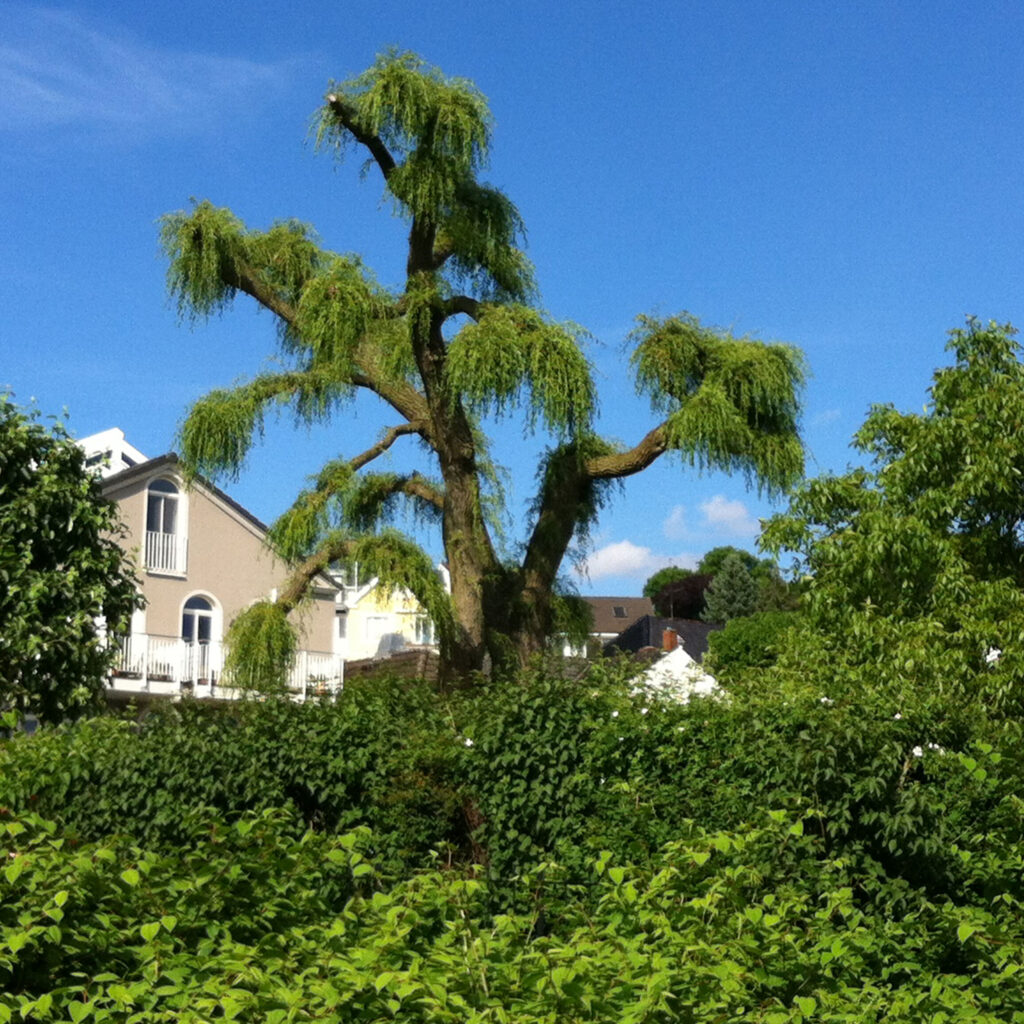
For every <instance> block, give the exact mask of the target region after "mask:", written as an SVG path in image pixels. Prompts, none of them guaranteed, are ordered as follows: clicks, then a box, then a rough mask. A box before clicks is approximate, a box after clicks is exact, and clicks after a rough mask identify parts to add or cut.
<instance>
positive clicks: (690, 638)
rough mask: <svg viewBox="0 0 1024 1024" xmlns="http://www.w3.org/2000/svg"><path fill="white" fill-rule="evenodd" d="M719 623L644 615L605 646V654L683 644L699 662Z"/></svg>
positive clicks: (691, 656) (671, 648)
mask: <svg viewBox="0 0 1024 1024" xmlns="http://www.w3.org/2000/svg"><path fill="white" fill-rule="evenodd" d="M721 628H722V626H721V625H720V624H719V623H712V622H703V621H701V620H700V619H667V618H662V617H661V616H658V615H643V616H641V617H640V618H639V619H637V620H636V621H635V622H632V623H630V624H629V626H627V627H626V628H625V629H624V630H623V631H622V632H621V633H620V634H619V635H618V636H617V637H614V638H613V639H612V640H610V641H609V642H608V643H606V644H605V646H604V653H605V654H606V655H608V654H615V653H616V652H617V651H621V652H623V653H625V654H637V653H639V652H640V651H645V650H652V649H653V650H673V649H675V647H676V646H678V647H681V648H682V649H683V650H684V651H686V653H687V654H688V655H689V657H690V658H692V659H693V660H694V661H696V662H699V661H700V660H701V659H702V658H703V657H704V654H705V653H706V652H707V649H708V637H709V636H710V635H711V634H712V633H713V632H714V631H715V630H716V629H721ZM666 633H672V634H674V636H675V640H674V641H672V642H671V643H670V644H668V645H666V643H665V635H666Z"/></svg>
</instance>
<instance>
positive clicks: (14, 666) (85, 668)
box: [0, 395, 138, 721]
mask: <svg viewBox="0 0 1024 1024" xmlns="http://www.w3.org/2000/svg"><path fill="white" fill-rule="evenodd" d="M120 530H121V526H120V524H119V522H118V518H117V512H116V509H115V507H114V506H113V505H112V504H111V503H110V502H109V501H107V500H106V499H105V498H104V497H103V496H102V495H101V493H100V487H99V481H98V479H97V478H96V477H95V476H94V475H93V474H91V473H90V472H89V471H88V470H87V469H86V467H85V455H84V453H83V452H82V450H81V449H80V448H79V447H78V446H77V445H76V444H75V443H74V442H73V441H72V440H71V439H70V438H69V437H68V436H67V434H66V433H65V431H64V428H63V427H62V426H60V425H59V424H58V425H56V426H54V427H52V428H48V427H46V426H44V425H43V424H42V423H41V422H39V419H38V417H37V416H35V415H33V414H31V413H26V412H25V411H24V410H22V409H21V408H19V407H18V406H17V405H15V404H14V403H13V402H12V401H11V400H10V398H9V396H6V395H0V710H3V709H4V708H5V707H7V708H13V709H14V710H15V711H18V712H21V713H25V712H34V713H36V714H38V715H39V716H40V717H42V718H45V719H51V720H56V721H60V720H61V719H62V718H68V717H75V716H76V715H77V714H79V713H80V712H81V711H82V710H83V709H84V708H85V707H87V706H88V705H90V704H92V703H94V702H95V700H96V698H97V697H98V696H99V695H100V694H101V693H102V691H103V687H104V683H105V679H106V672H107V668H108V666H109V665H110V662H111V659H112V658H113V657H114V656H115V655H116V653H117V648H116V646H114V645H111V644H108V643H107V642H106V639H105V637H104V635H103V633H102V631H101V630H100V629H99V628H98V626H97V620H98V619H100V618H103V619H105V620H106V624H107V627H108V629H109V630H110V631H111V632H114V633H116V632H117V631H119V630H120V629H122V628H126V627H127V624H128V621H129V620H130V617H131V613H132V610H133V609H134V608H135V607H136V604H137V601H138V598H137V590H136V585H135V579H134V574H133V572H132V570H131V567H130V565H129V563H128V560H127V558H126V557H125V555H124V553H123V551H122V549H121V547H120V546H119V545H118V544H117V542H116V540H115V537H116V535H117V533H118V531H120Z"/></svg>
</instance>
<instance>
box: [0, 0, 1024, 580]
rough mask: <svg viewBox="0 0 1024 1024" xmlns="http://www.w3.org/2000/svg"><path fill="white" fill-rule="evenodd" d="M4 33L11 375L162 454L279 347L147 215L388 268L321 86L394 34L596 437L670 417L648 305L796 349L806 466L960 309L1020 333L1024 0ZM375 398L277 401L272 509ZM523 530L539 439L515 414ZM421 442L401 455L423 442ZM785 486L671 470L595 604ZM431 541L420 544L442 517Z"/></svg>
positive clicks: (161, 7) (400, 458)
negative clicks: (517, 235) (192, 316)
mask: <svg viewBox="0 0 1024 1024" xmlns="http://www.w3.org/2000/svg"><path fill="white" fill-rule="evenodd" d="M4 15H5V29H4V33H3V37H2V39H0V197H2V200H0V201H2V204H3V206H2V209H3V214H4V224H3V230H2V231H0V256H2V261H3V267H4V272H3V274H2V275H0V308H2V309H3V317H2V319H0V386H3V385H7V386H8V387H9V388H10V389H12V390H13V391H14V392H15V394H16V396H17V398H18V399H19V400H21V401H24V402H28V401H29V399H30V398H33V397H34V398H35V400H36V402H37V404H38V406H39V408H40V409H41V410H43V411H44V412H47V413H51V412H52V413H59V412H60V411H61V409H62V408H65V407H66V408H67V410H68V412H69V421H68V422H69V426H70V428H71V429H72V431H73V432H74V433H76V434H78V435H85V434H89V433H92V432H94V431H97V430H101V429H104V428H106V427H109V426H115V425H116V426H120V427H122V428H123V429H124V430H125V431H126V433H127V434H128V437H129V439H130V440H131V441H132V442H133V443H134V444H135V445H136V446H137V447H139V448H141V449H142V450H143V451H144V452H146V453H148V454H150V455H157V454H160V453H162V452H164V451H167V450H169V449H170V448H172V446H173V443H174V435H175V431H176V429H177V426H178V424H179V423H180V421H181V418H182V416H183V414H184V412H185V410H186V408H187V406H188V404H189V403H190V402H192V401H194V400H195V399H196V398H198V397H199V396H200V395H201V394H203V393H204V392H205V391H207V390H209V389H210V388H212V387H218V386H225V385H228V384H230V383H231V382H232V381H233V380H235V379H237V378H239V377H241V376H244V375H246V374H250V373H253V372H255V371H257V370H258V369H260V368H261V367H262V366H264V365H265V364H266V361H267V359H268V358H269V357H270V356H271V355H272V354H273V351H274V338H273V327H272V324H271V321H270V320H269V318H268V317H267V316H265V315H264V316H260V315H258V314H256V313H255V312H254V311H253V310H252V309H251V308H249V306H247V305H246V304H243V303H239V304H238V305H237V306H236V307H235V308H234V309H232V310H231V311H229V312H228V313H227V314H225V316H224V317H222V318H220V319H218V320H215V321H213V322H211V323H209V324H207V325H202V326H199V327H196V328H195V329H190V328H189V327H188V326H183V325H180V324H179V323H178V321H177V318H176V314H175V311H174V310H173V309H172V308H171V307H170V306H169V304H168V302H167V300H166V296H165V288H164V273H165V270H166V267H165V265H164V263H163V260H162V258H161V256H160V253H159V250H158V245H157V233H158V224H157V222H158V219H159V217H160V216H161V214H164V213H166V212H168V211H172V210H176V209H179V208H182V207H185V206H187V205H188V202H189V199H190V197H193V196H194V197H197V198H208V199H210V200H211V201H213V202H214V203H216V204H217V205H224V206H230V207H231V208H232V209H233V210H234V211H235V212H236V213H237V214H238V215H239V216H240V217H241V218H242V219H243V220H245V221H246V222H247V223H248V224H249V225H250V226H253V227H262V226H266V225H268V224H269V223H271V222H272V221H273V220H275V219H280V218H285V217H297V218H299V219H301V220H305V221H308V222H310V223H312V224H313V225H315V227H316V228H317V230H318V231H319V232H320V234H321V236H322V238H323V241H324V243H325V244H326V245H327V246H329V247H330V248H333V249H336V250H341V251H354V252H359V253H362V254H363V256H364V257H365V259H366V260H367V262H368V263H369V264H370V265H371V266H372V267H373V268H374V269H375V271H376V273H377V275H378V277H379V278H380V279H382V280H383V281H384V282H387V283H395V282H397V281H399V280H400V276H401V269H402V261H403V240H404V228H403V225H402V224H401V223H400V222H398V221H397V220H395V219H393V218H392V217H391V215H390V212H389V210H388V209H387V208H385V207H383V206H382V205H381V203H380V190H379V187H378V184H377V182H376V181H375V180H374V179H373V177H372V176H370V177H369V178H368V179H367V180H366V181H360V177H359V173H358V166H357V163H356V162H352V163H351V164H346V165H342V166H340V167H339V166H336V165H334V164H333V163H332V162H331V160H330V159H329V158H327V157H325V156H317V155H315V154H314V153H313V152H312V149H311V147H310V145H309V144H308V140H307V127H308V123H309V118H310V115H311V114H312V112H313V110H314V109H315V108H316V106H317V105H318V103H319V102H320V99H321V97H322V96H323V93H324V92H325V90H326V86H327V83H328V81H329V80H330V79H332V78H334V79H341V78H345V77H348V76H349V75H351V74H353V73H356V72H358V71H360V70H362V69H363V68H364V67H366V66H367V65H368V64H369V63H370V62H371V61H372V60H373V57H374V55H375V54H376V53H377V52H379V51H380V50H382V49H384V48H386V47H388V46H392V45H397V46H399V47H402V48H409V49H413V50H416V51H417V52H419V53H420V54H421V55H422V56H423V57H424V58H425V59H427V60H428V61H429V62H431V63H433V64H436V65H438V66H439V67H441V68H442V69H443V70H444V71H445V72H446V73H448V74H452V75H461V76H465V77H468V78H471V79H473V80H474V81H475V82H476V83H477V85H478V86H479V87H480V88H481V90H482V91H483V92H484V93H485V94H486V95H487V96H488V98H489V100H490V103H491V107H492V111H493V113H494V117H495V121H496V129H495V144H494V149H493V153H492V159H491V167H490V169H489V172H488V175H487V177H488V179H489V180H490V181H491V182H492V183H494V184H496V185H498V186H500V187H501V188H503V189H505V191H507V192H508V194H509V195H510V196H511V198H512V199H513V200H514V201H515V202H516V203H517V204H518V206H519V208H520V210H521V212H522V214H523V216H524V218H525V220H526V223H527V226H528V230H529V236H528V243H529V254H530V256H531V258H532V259H533V261H534V262H535V264H536V267H537V272H538V279H539V281H540V286H541V291H542V300H543V304H544V306H545V307H546V308H547V309H548V310H549V311H550V312H551V313H552V314H553V315H554V316H555V317H557V318H559V319H572V320H574V321H576V322H578V323H581V324H583V325H584V326H586V327H587V328H588V329H589V330H590V331H591V332H592V333H593V335H594V338H595V343H594V347H593V349H592V351H591V356H592V358H593V360H594V362H595V365H596V367H597V371H598V375H599V383H600V389H601V396H602V397H601V408H602V421H601V425H602V428H603V430H604V431H605V432H606V433H608V434H609V435H611V436H613V437H617V438H619V439H621V440H623V441H626V442H633V441H636V440H638V439H639V438H640V437H641V436H642V434H643V433H644V432H645V431H646V430H647V429H648V428H649V427H650V426H652V425H653V423H654V419H653V417H652V415H651V414H650V412H649V410H648V409H647V408H646V406H645V404H644V403H643V402H641V401H640V400H639V399H637V398H636V397H635V396H634V394H633V389H632V385H631V382H630V380H629V377H628V374H627V372H626V356H625V354H624V352H623V348H622V345H623V341H624V338H625V336H626V334H627V333H628V331H629V329H630V327H631V324H632V321H633V317H634V316H636V315H637V314H638V313H658V314H669V313H674V312H678V311H680V310H684V309H685V310H689V311H690V312H692V313H694V314H696V315H697V316H699V317H700V318H701V319H702V320H704V321H705V322H706V323H711V324H715V325H719V326H722V327H726V328H729V329H730V330H732V331H734V332H735V333H738V334H750V335H753V336H755V337H758V338H761V339H763V340H766V341H775V340H781V341H788V342H791V343H793V344H795V345H798V346H799V347H800V348H802V349H803V350H804V352H805V353H806V355H807V359H808V362H809V366H810V370H811V374H812V376H811V380H810V382H809V386H808V388H807V392H806V395H805V414H804V423H803V425H804V435H805V439H806V442H807V446H808V472H809V473H812V474H813V473H818V472H821V471H825V470H837V471H841V470H842V469H843V468H845V466H846V465H847V463H848V462H849V461H850V460H851V459H853V458H854V454H853V453H852V452H851V451H850V450H849V449H848V447H847V445H848V441H849V438H850V436H851V434H852V433H853V431H854V430H855V429H856V428H857V427H858V426H859V424H860V423H861V421H862V420H863V417H864V414H865V412H866V410H867V408H868V406H869V405H870V404H871V403H874V402H892V403H895V404H896V405H897V406H898V407H900V408H903V409H909V410H917V409H920V408H921V407H922V405H923V403H924V401H925V390H926V388H927V385H928V381H929V378H930V374H931V372H932V370H933V369H934V368H935V367H936V366H938V365H941V364H942V363H943V362H945V361H946V354H945V352H944V343H945V337H946V332H947V331H948V330H949V329H950V328H952V327H955V326H957V325H959V324H961V323H962V322H963V318H964V316H965V315H967V314H976V315H978V316H980V317H981V318H983V319H996V320H999V321H1012V322H1015V323H1017V324H1021V325H1024V255H1022V251H1021V239H1022V237H1024V230H1022V229H1024V187H1022V186H1024V181H1022V178H1024V170H1022V168H1024V160H1022V152H1021V149H1022V142H1021V139H1022V137H1024V133H1022V131H1021V119H1022V101H1024V60H1022V57H1024V52H1022V51H1024V6H1022V5H1020V4H1019V3H1016V2H1014V3H1009V2H1008V3H999V2H987V3H984V4H982V3H976V4H963V3H944V2H941V0H931V2H918V0H905V2H902V3H898V4H897V3H892V2H886V3H873V2H858V3H855V4H854V3H846V4H825V3H810V2H807V3H798V2H792V3H784V2H780V0H776V2H760V0H745V2H719V3H681V2H675V3H670V2H633V3H628V4H627V3H619V2H604V3H603V2H591V3H577V4H575V5H572V6H570V5H561V4H551V3H537V2H533V0H527V2H521V3H517V4H507V5H498V4H493V5H492V4H481V3H475V4H470V3H454V2H445V0H435V2H434V3H431V4H423V3H411V2H387V0H378V2H374V3H369V2H362V0H358V2H347V3H345V2H339V3H335V4H322V3H316V4H314V3H308V2H306V0H296V2H293V3H292V4H290V5H284V4H278V3H269V2H262V3H261V2H253V3H248V4H246V5H244V8H243V7H238V6H237V5H231V4H222V5H214V4H209V3H199V2H189V0H175V2H173V3H171V2H167V0H150V2H149V3H146V4H137V3H125V2H122V3H114V2H110V3H99V2H96V3H90V2H81V3H72V4H69V5H66V6H62V7H41V6H36V5H33V4H22V3H17V2H15V3H10V2H8V3H5V5H4ZM389 422H390V420H389V419H388V418H387V417H386V416H385V415H383V413H382V410H380V409H379V408H376V407H375V406H374V405H373V404H372V403H369V404H359V405H357V406H355V407H354V408H353V409H352V410H350V411H347V412H346V413H345V414H344V415H342V416H341V417H339V418H338V419H336V420H335V421H334V423H333V424H332V425H331V426H330V427H329V428H323V429H321V428H317V429H316V430H314V431H311V432H310V431H306V430H305V429H300V430H296V429H294V428H293V427H292V426H291V424H290V423H288V422H286V421H285V422H281V423H279V424H270V425H269V427H268V431H267V436H266V441H265V443H264V445H263V446H262V447H260V448H258V449H257V450H256V451H255V452H254V454H253V456H252V458H251V460H250V464H249V466H248V467H247V469H246V471H245V472H244V473H243V474H242V476H241V477H240V479H238V480H237V481H234V482H228V483H226V484H225V486H226V487H227V489H228V490H229V491H230V493H231V494H232V495H233V496H234V497H235V498H237V499H238V500H239V501H241V502H242V503H243V504H245V505H246V506H248V507H249V508H250V509H251V510H252V511H253V512H254V513H256V514H257V515H259V516H260V517H262V518H264V519H266V520H270V519H272V518H273V517H274V516H275V515H276V514H278V513H279V512H281V511H282V510H283V509H284V508H285V507H286V506H287V505H288V503H289V501H290V499H291V497H292V496H294V494H295V492H296V491H297V490H298V489H299V487H300V486H301V485H302V483H303V480H304V478H305V477H306V476H307V475H308V474H310V473H312V472H314V471H315V470H316V469H317V467H318V466H319V465H320V463H322V462H323V461H324V459H325V458H327V457H330V456H336V455H339V454H342V453H350V454H355V453H356V452H358V451H359V450H361V449H362V448H364V447H366V446H367V445H368V444H369V443H372V441H373V440H374V438H375V437H376V436H377V433H378V432H379V430H380V429H381V428H382V427H383V426H386V425H387V424H388V423H389ZM497 439H498V445H497V452H496V454H497V456H498V458H499V460H500V461H502V462H503V463H504V464H505V465H507V466H508V468H509V471H510V483H511V485H512V486H511V492H510V493H511V502H510V509H511V522H510V524H509V534H510V539H511V541H512V543H514V542H515V540H516V539H517V537H519V536H521V531H522V523H523V518H524V512H525V505H526V503H527V501H528V500H529V495H530V491H531V489H532V482H533V473H534V471H535V466H536V453H537V451H538V449H539V447H540V446H541V445H542V443H543V439H537V438H534V439H524V438H523V437H522V432H521V430H520V429H519V428H518V426H517V425H516V424H514V423H505V424H502V425H499V427H498V430H497ZM415 458H416V452H415V449H414V448H412V446H411V445H410V446H409V447H408V448H405V449H401V450H398V446H396V451H395V453H394V455H393V464H394V465H395V466H398V467H401V466H402V465H406V464H408V465H410V466H411V465H413V464H414V460H415ZM771 508H772V506H771V505H770V504H769V503H767V502H765V501H763V500H761V499H759V498H758V496H757V495H756V494H752V493H750V492H748V491H746V489H745V488H744V486H743V482H742V481H741V480H739V479H729V478H726V477H722V476H718V475H712V476H706V477H698V476H697V475H695V473H694V472H693V471H692V470H689V469H687V468H686V467H684V466H681V465H680V464H679V462H678V461H677V460H671V459H663V460H662V461H661V462H660V463H658V464H656V465H655V466H654V467H653V468H652V469H651V470H649V471H648V472H647V473H645V474H643V475H642V476H639V477H637V478H634V479H632V480H630V481H628V482H627V483H626V485H625V487H624V489H623V491H622V493H621V494H620V495H619V496H618V497H617V498H616V500H615V501H614V503H613V504H612V506H611V507H610V508H609V509H607V510H606V512H605V513H604V515H603V516H602V519H601V521H600V524H599V526H598V528H597V529H596V531H595V534H594V537H593V545H592V549H591V551H590V555H589V568H590V574H589V577H584V578H582V579H581V581H580V587H581V589H582V590H583V592H585V593H619V594H629V593H638V592H639V588H640V587H641V586H642V583H643V580H644V579H645V578H646V577H647V576H648V575H649V574H650V573H651V572H652V571H654V569H656V568H658V567H659V566H660V565H664V564H667V563H669V562H677V563H679V564H692V563H693V560H694V559H695V558H696V557H699V556H700V554H701V553H703V552H704V551H705V550H707V549H709V548H711V547H714V546H715V545H717V544H723V543H733V544H738V545H740V546H747V547H751V546H752V545H753V542H754V540H755V538H756V533H757V519H758V517H759V516H763V515H765V514H767V513H769V512H770V511H771ZM425 540H427V542H428V545H429V546H431V548H432V550H434V551H435V553H439V549H438V547H437V544H436V541H431V539H430V538H425Z"/></svg>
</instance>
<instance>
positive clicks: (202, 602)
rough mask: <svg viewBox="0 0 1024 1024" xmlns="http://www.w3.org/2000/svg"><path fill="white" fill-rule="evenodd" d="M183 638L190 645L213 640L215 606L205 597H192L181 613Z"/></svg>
mask: <svg viewBox="0 0 1024 1024" xmlns="http://www.w3.org/2000/svg"><path fill="white" fill-rule="evenodd" d="M181 638H182V640H184V641H185V642H186V643H189V644H208V643H209V642H210V641H211V640H212V639H213V604H212V603H211V602H210V601H209V600H208V599H207V598H205V597H200V596H198V595H197V596H196V597H190V598H189V599H188V600H187V601H186V602H185V606H184V608H183V609H182V612H181Z"/></svg>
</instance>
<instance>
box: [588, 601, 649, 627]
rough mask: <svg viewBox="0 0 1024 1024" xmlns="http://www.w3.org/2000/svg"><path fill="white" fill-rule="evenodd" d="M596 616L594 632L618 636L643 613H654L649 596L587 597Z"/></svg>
mask: <svg viewBox="0 0 1024 1024" xmlns="http://www.w3.org/2000/svg"><path fill="white" fill-rule="evenodd" d="M583 600H584V601H586V602H587V604H588V605H590V610H591V612H592V613H593V616H594V625H593V629H592V632H594V633H606V634H610V635H612V636H617V635H618V634H619V633H621V632H622V631H623V630H624V629H625V628H626V627H627V626H628V625H630V624H631V623H633V622H636V620H637V619H639V618H640V617H641V616H642V615H653V614H654V605H652V604H651V599H650V598H649V597H585V598H583Z"/></svg>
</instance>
